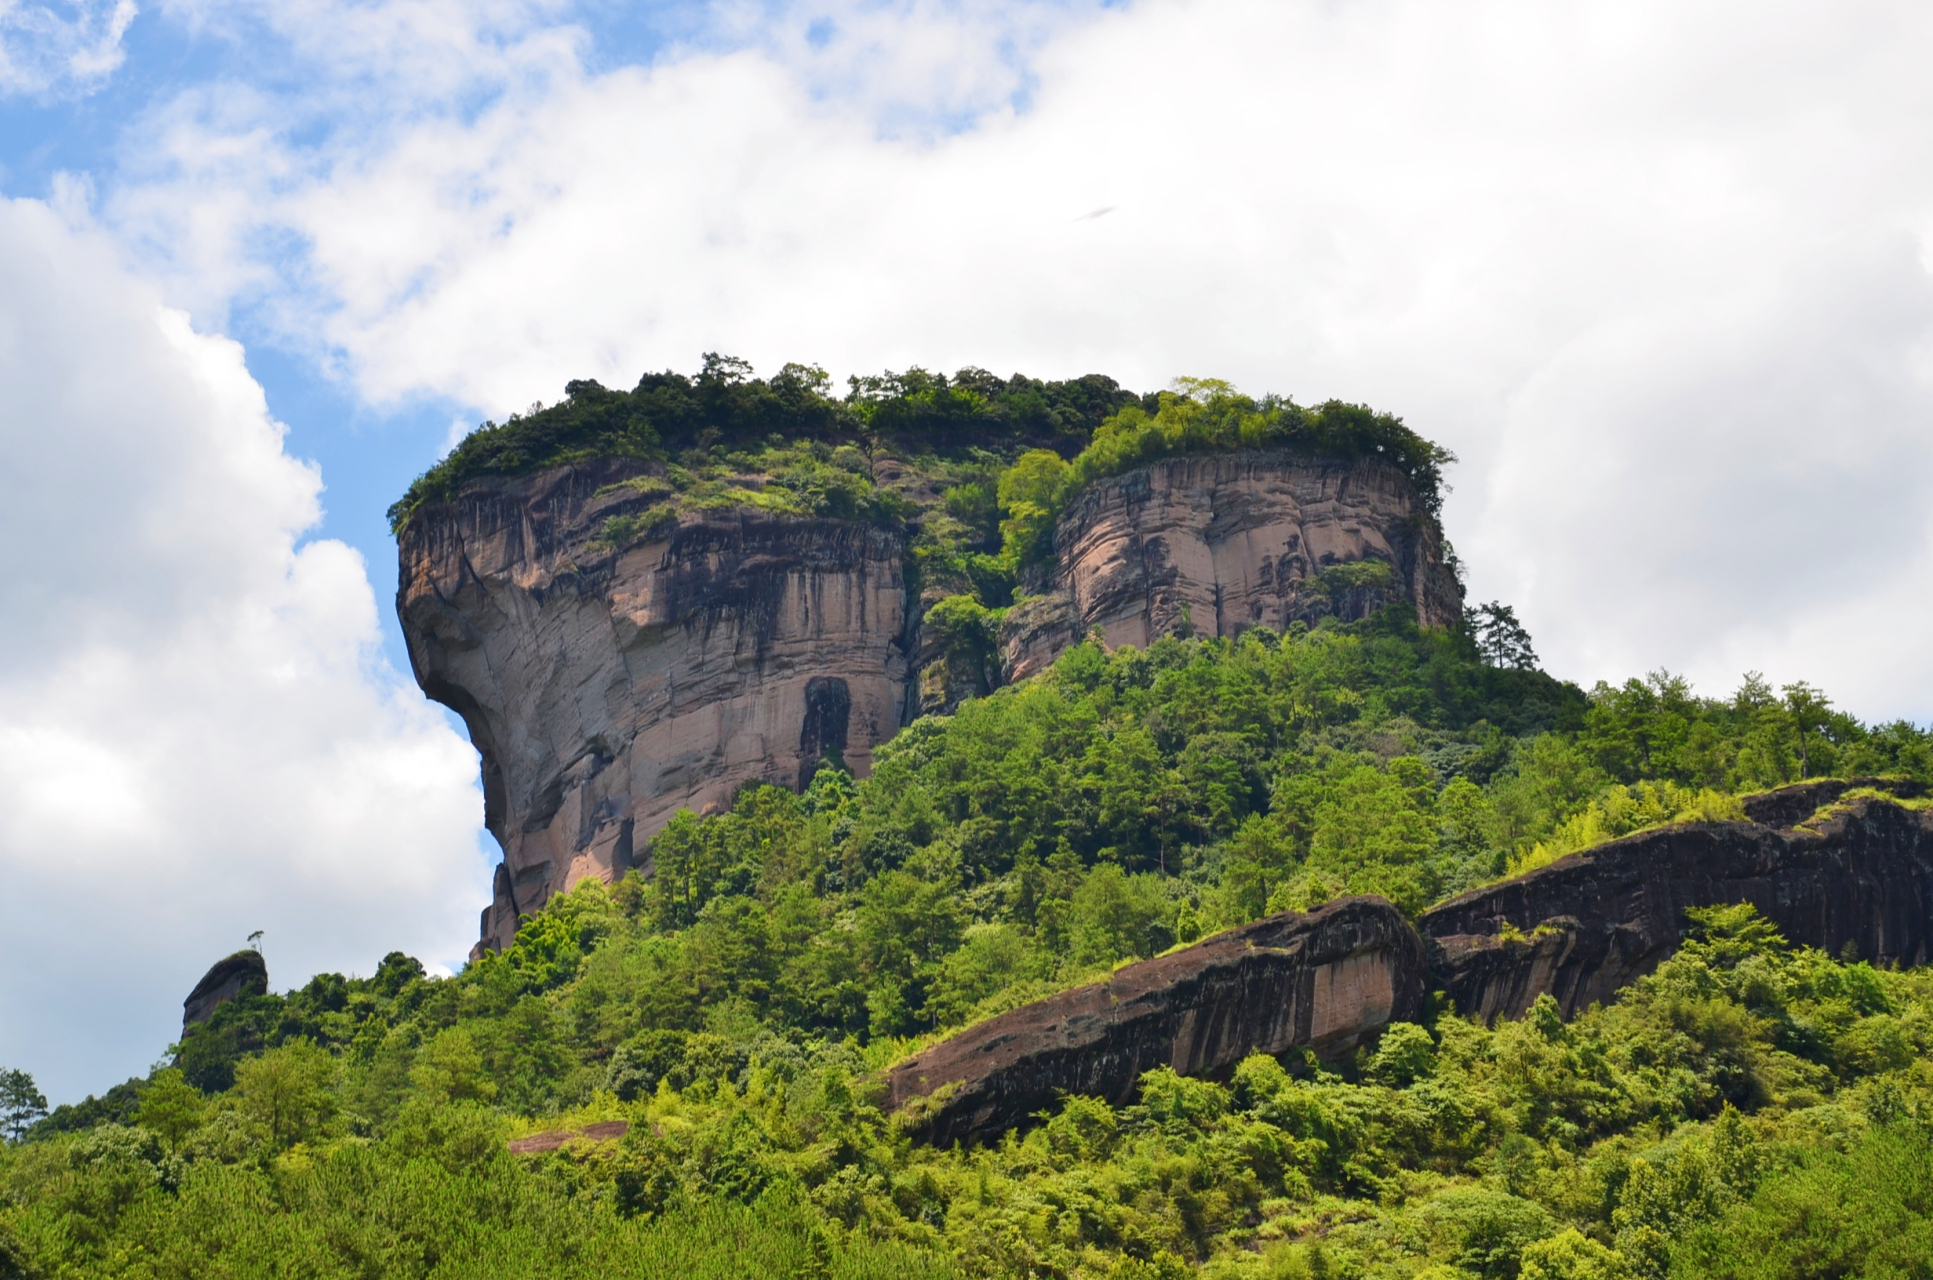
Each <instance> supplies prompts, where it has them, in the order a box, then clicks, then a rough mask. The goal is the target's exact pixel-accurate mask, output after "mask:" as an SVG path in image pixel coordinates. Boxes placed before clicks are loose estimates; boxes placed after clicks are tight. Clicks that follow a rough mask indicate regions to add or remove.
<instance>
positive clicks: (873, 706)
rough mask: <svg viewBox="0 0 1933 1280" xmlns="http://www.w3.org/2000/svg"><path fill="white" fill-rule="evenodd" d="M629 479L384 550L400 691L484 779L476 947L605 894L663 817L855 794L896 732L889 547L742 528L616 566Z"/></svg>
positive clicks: (502, 941)
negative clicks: (573, 900) (467, 747)
mask: <svg viewBox="0 0 1933 1280" xmlns="http://www.w3.org/2000/svg"><path fill="white" fill-rule="evenodd" d="M625 473H626V472H625V466H624V464H622V463H619V462H610V463H604V464H599V465H591V466H585V467H571V468H564V469H560V470H557V471H552V472H548V473H545V474H544V475H541V476H537V477H533V478H531V479H527V480H520V481H507V482H495V483H490V482H486V483H482V484H478V485H475V486H472V487H471V488H470V489H469V490H467V491H466V492H465V493H464V494H463V496H462V497H461V498H460V499H459V500H458V501H457V502H456V503H454V504H451V506H450V507H447V508H443V509H440V510H439V511H437V512H436V513H434V515H433V516H431V517H429V518H419V519H416V520H412V521H411V522H410V524H409V526H408V527H407V528H406V529H405V530H404V531H403V534H402V537H401V554H402V577H401V582H400V584H399V587H398V602H397V607H398V611H399V612H400V614H401V616H402V620H403V631H404V635H405V636H406V637H407V639H408V642H409V649H410V659H411V662H412V664H413V665H414V667H415V671H416V678H417V681H418V682H419V683H420V684H421V685H422V687H423V689H424V691H425V692H427V693H428V694H429V695H430V696H431V697H432V698H435V699H436V700H438V701H439V702H443V703H445V704H446V705H448V706H450V707H451V708H453V709H454V710H455V711H456V712H457V713H458V714H459V715H461V716H462V717H463V720H464V723H465V724H466V725H467V726H468V728H469V730H470V737H471V740H472V741H473V742H474V743H475V744H476V747H477V751H478V752H479V754H480V755H481V756H482V768H483V786H484V810H485V822H486V825H488V827H489V829H490V831H491V833H492V834H494V835H495V836H496V837H497V839H498V841H499V842H500V843H501V844H502V845H503V849H504V865H503V866H502V867H501V868H500V869H499V871H498V874H497V883H496V894H495V901H494V902H493V903H492V905H491V907H489V908H488V909H486V911H485V913H484V919H483V928H482V944H481V945H484V946H495V947H501V946H504V945H506V944H507V943H508V941H509V940H510V938H511V936H513V935H514V933H515V931H516V922H517V919H518V917H519V916H520V915H522V914H524V913H528V912H529V911H531V910H534V909H535V908H536V907H538V906H540V905H542V903H543V902H544V901H545V900H546V899H547V898H548V897H549V896H550V895H552V894H554V893H559V892H562V891H564V890H566V889H568V888H569V887H570V886H571V885H573V884H575V883H577V882H578V881H579V880H582V879H583V878H584V877H586V876H592V875H595V876H598V877H600V878H602V879H606V880H609V879H612V878H614V877H616V876H619V875H622V874H623V872H624V871H625V870H626V869H627V868H628V867H629V866H630V865H631V863H632V861H633V858H634V856H635V854H636V851H637V850H638V849H639V848H640V847H641V846H642V844H643V842H644V840H645V839H647V838H648V837H649V836H650V835H652V834H654V833H655V832H657V831H658V830H659V829H661V828H662V827H663V826H664V824H665V823H666V822H667V821H669V820H670V818H671V815H672V814H673V813H675V812H676V811H677V810H678V809H680V808H684V807H690V808H692V809H696V810H699V811H703V810H705V809H706V808H708V807H710V806H716V805H723V804H725V803H727V802H729V800H730V798H731V796H732V793H733V792H734V791H736V790H737V789H738V788H739V787H741V786H743V785H744V784H746V783H748V782H753V781H760V780H763V781H770V782H776V783H781V784H783V785H786V786H797V785H799V783H800V781H801V779H803V778H806V777H809V776H810V773H811V771H812V769H813V768H814V767H815V766H816V765H817V763H818V761H819V759H820V758H821V757H822V756H823V755H824V754H826V753H828V752H839V753H843V755H844V758H845V760H846V762H847V763H848V764H849V765H851V766H853V767H854V768H855V769H856V770H858V771H859V772H861V773H863V772H864V771H865V770H866V768H867V765H868V763H869V760H870V755H871V750H872V747H873V745H874V744H875V743H878V742H881V741H883V740H884V739H886V738H888V737H890V736H891V735H892V734H893V732H894V731H895V730H897V729H898V728H899V726H900V724H901V722H902V720H903V718H904V716H903V712H904V700H905V697H906V694H907V689H908V682H909V675H910V672H909V666H908V661H907V653H908V645H907V643H906V631H907V620H906V608H905V601H906V589H905V583H904V577H903V568H902V566H903V562H904V559H905V543H904V539H903V538H902V537H901V536H900V535H898V534H894V533H889V532H884V531H881V530H879V529H876V528H871V527H869V526H866V525H863V524H857V523H852V522H847V521H835V520H802V519H792V518H784V517H771V516H765V515H761V514H757V513H754V512H750V511H746V510H743V509H740V510H734V511H729V512H725V513H721V514H718V515H715V516H708V517H702V518H699V517H687V518H685V519H684V520H682V521H680V522H678V523H677V524H676V525H675V526H673V527H672V529H671V531H670V532H669V533H668V534H667V535H666V536H664V537H662V538H660V539H659V540H657V541H651V542H646V543H641V544H638V545H633V546H629V547H625V548H623V549H622V550H619V549H616V548H614V547H612V546H610V545H607V544H605V543H602V542H601V541H599V535H600V531H601V530H603V529H604V527H605V522H606V521H607V520H609V519H610V518H611V517H613V516H618V515H624V514H628V513H629V512H630V511H631V510H632V509H633V508H636V507H638V506H641V505H642V504H643V500H642V499H640V498H639V497H638V495H637V493H636V491H635V490H632V489H627V488H624V487H622V486H617V487H615V488H613V487H612V485H613V482H614V481H615V480H618V479H621V478H622V477H623V476H624V474H625Z"/></svg>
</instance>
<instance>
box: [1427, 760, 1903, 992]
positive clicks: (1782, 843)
mask: <svg viewBox="0 0 1933 1280" xmlns="http://www.w3.org/2000/svg"><path fill="white" fill-rule="evenodd" d="M1867 782H1868V784H1869V785H1870V783H1871V780H1867ZM1853 785H1854V784H1853V783H1847V782H1820V783H1805V784H1801V785H1800V786H1796V787H1787V788H1783V789H1781V790H1779V791H1774V792H1771V793H1768V794H1767V795H1764V796H1759V797H1754V798H1753V799H1752V800H1749V801H1747V809H1746V811H1747V813H1748V814H1749V815H1751V816H1752V817H1754V818H1759V819H1764V820H1763V821H1748V822H1723V823H1698V824H1691V825H1685V826H1676V827H1666V828H1664V829H1662V830H1658V831H1648V832H1643V833H1640V834H1638V835H1633V836H1627V837H1625V838H1624V839H1622V840H1613V841H1611V842H1610V843H1608V844H1602V845H1599V846H1597V847H1596V848H1594V849H1587V850H1585V851H1583V852H1582V853H1575V854H1572V855H1570V856H1569V857H1567V858H1563V859H1561V860H1559V861H1557V862H1554V863H1552V864H1551V865H1550V866H1547V867H1541V868H1539V869H1538V870H1536V871H1532V872H1530V873H1528V874H1526V875H1522V876H1519V877H1517V878H1516V879H1514V880H1506V881H1503V882H1502V883H1499V884H1493V885H1489V886H1487V887H1485V888H1482V889H1476V890H1473V891H1471V892H1469V893H1466V894H1463V895H1462V896H1460V897H1457V898H1453V899H1451V900H1450V901H1449V902H1446V903H1444V904H1443V905H1441V906H1439V907H1435V908H1433V909H1431V910H1429V911H1426V912H1424V913H1423V915H1422V916H1421V917H1419V919H1418V920H1417V927H1418V928H1419V929H1420V930H1421V931H1422V933H1423V935H1424V937H1425V939H1426V940H1427V942H1428V944H1429V948H1430V964H1431V971H1432V981H1433V983H1434V984H1435V986H1436V987H1437V988H1438V989H1440V990H1441V991H1442V992H1443V993H1444V994H1445V995H1446V996H1448V997H1449V998H1450V999H1451V1000H1452V1001H1454V1002H1455V1004H1456V1007H1457V1009H1458V1010H1459V1011H1461V1012H1463V1013H1465V1014H1468V1015H1473V1016H1478V1017H1482V1018H1485V1019H1490V1018H1496V1017H1499V1016H1503V1017H1515V1016H1517V1015H1519V1014H1521V1013H1522V1012H1523V1011H1524V1010H1526V1009H1528V1008H1529V1007H1530V1005H1531V1003H1532V1002H1533V1001H1534V1000H1536V999H1537V997H1538V996H1540V995H1543V994H1545V993H1549V994H1550V995H1552V996H1553V997H1555V998H1556V1000H1557V1003H1558V1005H1559V1006H1560V1007H1561V1008H1562V1009H1563V1011H1564V1015H1565V1016H1566V1017H1569V1016H1571V1015H1572V1014H1574V1013H1576V1012H1577V1011H1578V1010H1580V1009H1582V1008H1584V1007H1585V1006H1586V1005H1589V1004H1590V1003H1592V1002H1593V1001H1606V1002H1608V1001H1609V1000H1610V999H1612V997H1613V996H1615V995H1616V993H1617V992H1618V990H1619V989H1620V988H1621V987H1624V986H1626V985H1627V984H1629V983H1630V982H1632V981H1633V980H1634V979H1636V978H1639V977H1641V976H1642V975H1644V974H1646V973H1648V972H1650V971H1651V970H1652V969H1653V968H1656V967H1657V965H1658V964H1659V962H1661V961H1662V960H1664V959H1665V957H1667V956H1669V955H1670V954H1671V953H1672V952H1673V951H1675V950H1676V949H1677V947H1678V944H1679V943H1680V942H1681V941H1682V940H1683V939H1684V936H1685V931H1686V929H1687V928H1688V926H1689V922H1688V921H1687V920H1686V918H1685V909H1686V908H1688V907H1706V906H1716V905H1721V904H1727V903H1738V902H1750V903H1752V904H1754V905H1755V906H1756V907H1757V908H1758V909H1759V912H1760V913H1761V914H1762V915H1764V916H1765V917H1766V919H1768V920H1770V921H1772V922H1773V923H1774V924H1776V925H1778V927H1779V929H1780V930H1781V931H1782V932H1783V933H1784V934H1785V936H1786V938H1787V939H1788V940H1790V941H1791V942H1793V943H1796V944H1798V945H1801V946H1811V947H1819V948H1822V949H1824V950H1826V951H1830V952H1833V953H1835V954H1837V953H1839V952H1840V951H1841V950H1842V949H1844V948H1846V947H1847V946H1848V945H1849V944H1850V945H1851V946H1853V947H1856V948H1857V949H1858V953H1859V955H1860V956H1861V957H1863V958H1865V959H1867V960H1872V961H1875V962H1879V963H1898V964H1908V965H1911V964H1925V963H1926V962H1927V959H1928V952H1929V949H1930V948H1933V813H1928V812H1925V811H1915V810H1912V809H1908V808H1906V807H1904V806H1901V805H1897V804H1892V803H1889V802H1887V801H1885V800H1873V799H1867V798H1859V799H1853V800H1851V801H1849V802H1847V803H1845V805H1844V806H1843V807H1842V808H1839V809H1838V810H1837V811H1833V812H1829V813H1828V814H1827V816H1824V817H1823V818H1821V819H1819V820H1817V821H1805V819H1808V818H1810V816H1811V815H1812V814H1813V813H1814V812H1815V810H1817V809H1818V808H1819V806H1820V805H1823V804H1830V803H1832V802H1833V801H1835V800H1837V799H1839V797H1840V796H1842V795H1843V794H1844V793H1845V792H1846V791H1847V790H1848V789H1849V788H1851V787H1852V786H1853ZM1882 785H1887V784H1882ZM1899 790H1902V791H1904V792H1906V793H1907V794H1911V793H1912V791H1913V790H1914V789H1913V788H1912V787H1910V785H1909V786H1906V787H1901V788H1899ZM1794 823H1797V824H1798V825H1796V826H1795V825H1792V824H1794ZM1774 824H1776V825H1774Z"/></svg>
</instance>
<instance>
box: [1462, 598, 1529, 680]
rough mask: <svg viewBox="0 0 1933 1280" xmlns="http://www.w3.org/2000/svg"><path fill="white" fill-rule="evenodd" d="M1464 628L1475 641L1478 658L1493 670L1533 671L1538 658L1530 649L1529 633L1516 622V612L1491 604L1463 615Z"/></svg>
mask: <svg viewBox="0 0 1933 1280" xmlns="http://www.w3.org/2000/svg"><path fill="white" fill-rule="evenodd" d="M1463 625H1464V626H1465V627H1466V628H1468V630H1469V632H1470V635H1471V638H1472V639H1474V640H1475V641H1476V644H1477V654H1478V655H1479V656H1480V657H1481V658H1482V659H1483V661H1484V662H1485V663H1486V664H1487V665H1489V666H1493V667H1507V668H1510V669H1513V670H1516V671H1534V670H1536V668H1537V654H1536V652H1535V651H1534V650H1533V649H1532V648H1531V647H1530V632H1529V631H1527V630H1525V629H1524V625H1523V623H1521V622H1519V621H1517V611H1516V610H1515V609H1513V608H1511V607H1510V606H1509V605H1507V604H1502V603H1499V602H1498V601H1495V600H1492V601H1491V602H1490V603H1489V604H1480V605H1478V606H1477V607H1476V608H1474V609H1466V610H1464V611H1463Z"/></svg>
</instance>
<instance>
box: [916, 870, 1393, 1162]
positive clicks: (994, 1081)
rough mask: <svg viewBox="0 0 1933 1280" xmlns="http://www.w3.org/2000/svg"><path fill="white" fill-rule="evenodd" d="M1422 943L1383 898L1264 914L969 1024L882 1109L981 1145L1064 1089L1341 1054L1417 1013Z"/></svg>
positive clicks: (1119, 1095) (927, 1056)
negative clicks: (1160, 1072) (1268, 1058)
mask: <svg viewBox="0 0 1933 1280" xmlns="http://www.w3.org/2000/svg"><path fill="white" fill-rule="evenodd" d="M1423 977H1424V968H1423V946H1422V943H1421V941H1420V940H1419V939H1418V938H1417V936H1416V932H1415V931H1414V930H1413V929H1411V928H1410V925H1409V921H1407V920H1405V919H1404V918H1403V915H1402V913H1401V912H1399V911H1398V910H1396V908H1395V907H1393V906H1391V905H1390V904H1389V903H1388V902H1386V901H1384V900H1383V899H1381V898H1343V899H1340V900H1338V901H1336V902H1332V903H1329V904H1328V905H1327V906H1324V907H1321V908H1318V909H1317V910H1315V911H1312V912H1310V913H1308V914H1307V915H1303V914H1300V913H1296V912H1288V913H1285V914H1283V915H1277V916H1270V917H1269V918H1267V919H1265V920H1258V921H1256V922H1255V923H1254V924H1250V925H1244V926H1243V927H1241V928H1239V929H1231V930H1229V931H1228V932H1226V933H1222V934H1218V935H1216V936H1215V937H1213V938H1211V939H1209V940H1208V941H1206V942H1203V943H1199V944H1197V945H1196V946H1193V947H1188V948H1185V949H1183V950H1180V951H1176V952H1173V953H1171V954H1168V955H1165V956H1157V957H1156V958H1154V959H1152V960H1144V961H1142V962H1141V963H1139V964H1131V965H1128V966H1126V967H1124V968H1122V969H1119V970H1117V971H1116V972H1115V973H1114V974H1113V975H1112V976H1111V977H1109V978H1108V980H1107V981H1105V982H1100V983H1095V984H1093V985H1091V986H1085V987H1077V988H1075V989H1074V990H1072V991H1063V992H1061V993H1060V994H1059V995H1055V996H1050V997H1049V998H1047V999H1045V1000H1040V1001H1036V1002H1035V1003H1033V1004H1030V1005H1025V1006H1023V1007H1021V1008H1019V1009H1015V1010H1013V1011H1011V1012H1009V1013H1003V1014H1001V1015H1000V1016H999V1017H996V1018H991V1019H989V1020H988V1021H986V1022H983V1023H980V1024H979V1025H978V1026H975V1027H971V1028H969V1029H968V1030H966V1031H963V1032H961V1033H960V1034H959V1035H956V1036H953V1037H952V1038H950V1039H947V1040H943V1041H941V1042H940V1043H939V1044H937V1045H934V1046H933V1047H932V1048H930V1049H927V1050H925V1051H923V1052H921V1053H919V1054H916V1055H915V1056H913V1057H911V1058H909V1059H907V1060H906V1061H904V1062H902V1063H900V1064H899V1065H897V1066H895V1067H894V1068H893V1069H892V1070H891V1071H889V1072H888V1073H887V1077H886V1105H887V1107H888V1108H889V1109H899V1108H905V1107H911V1108H912V1109H913V1113H914V1117H915V1120H914V1126H913V1127H915V1128H917V1129H918V1131H919V1132H920V1133H921V1134H922V1135H923V1136H924V1137H926V1138H927V1139H928V1140H930V1141H935V1142H951V1141H954V1140H956V1139H957V1140H964V1141H975V1140H979V1139H984V1138H987V1137H991V1136H994V1135H997V1134H999V1133H1002V1132H1004V1131H1006V1130H1007V1129H1011V1128H1013V1127H1014V1126H1015V1125H1018V1124H1021V1123H1023V1122H1025V1121H1026V1120H1027V1118H1028V1117H1030V1116H1032V1115H1033V1114H1034V1113H1035V1112H1038V1111H1040V1110H1041V1109H1042V1108H1044V1107H1046V1106H1048V1105H1050V1104H1051V1103H1053V1101H1054V1100H1055V1099H1056V1098H1057V1097H1059V1096H1060V1095H1062V1094H1083V1095H1092V1096H1099V1097H1103V1098H1106V1099H1107V1100H1108V1101H1110V1102H1113V1103H1115V1104H1117V1105H1118V1104H1121V1103H1125V1102H1127V1101H1128V1100H1129V1099H1130V1098H1131V1097H1132V1096H1133V1093H1134V1089H1135V1085H1136V1083H1137V1082H1138V1081H1139V1080H1140V1078H1141V1074H1142V1073H1143V1072H1145V1071H1149V1070H1152V1069H1153V1068H1155V1067H1169V1068H1172V1069H1173V1070H1175V1071H1176V1072H1179V1073H1180V1074H1182V1075H1191V1076H1194V1075H1207V1076H1216V1075H1226V1074H1227V1073H1228V1072H1229V1071H1231V1070H1233V1069H1234V1067H1235V1065H1236V1064H1237V1063H1239V1062H1240V1061H1241V1060H1242V1059H1243V1058H1245V1057H1247V1056H1248V1055H1249V1054H1251V1053H1285V1052H1287V1051H1288V1050H1290V1049H1292V1048H1296V1047H1308V1048H1311V1049H1313V1050H1314V1051H1315V1052H1316V1053H1318V1054H1319V1055H1321V1056H1324V1057H1330V1058H1334V1057H1340V1056H1342V1055H1345V1054H1347V1053H1350V1052H1351V1051H1353V1050H1354V1049H1355V1048H1356V1047H1357V1046H1358V1045H1360V1044H1363V1043H1365V1042H1366V1041H1368V1040H1371V1039H1373V1038H1374V1036H1375V1035H1376V1033H1377V1032H1378V1031H1380V1030H1381V1029H1382V1028H1383V1027H1384V1026H1386V1025H1388V1024H1389V1023H1391V1022H1396V1021H1405V1020H1410V1019H1414V1018H1416V1017H1418V1016H1419V1015H1420V1014H1421V1013H1422V1007H1423V1004H1422V1001H1423Z"/></svg>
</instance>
